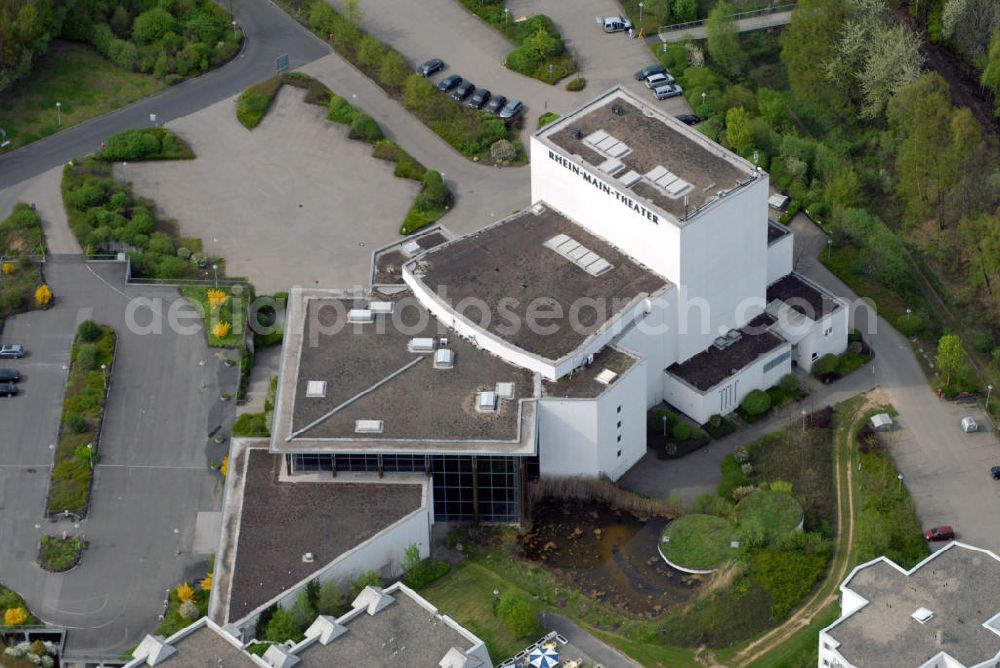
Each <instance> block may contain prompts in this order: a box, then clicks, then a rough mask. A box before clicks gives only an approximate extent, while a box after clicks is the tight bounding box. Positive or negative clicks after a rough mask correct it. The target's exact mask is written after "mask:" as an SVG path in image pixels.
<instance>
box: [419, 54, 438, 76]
mask: <svg viewBox="0 0 1000 668" xmlns="http://www.w3.org/2000/svg"><path fill="white" fill-rule="evenodd" d="M443 69H444V61H443V60H441V59H440V58H431V59H430V60H428V61H427V62H426V63H424V64H423V65H421V66H420V67H418V68H417V74H419V75H420V76H422V77H429V76H431V75H432V74H434V73H436V72H440V71H441V70H443Z"/></svg>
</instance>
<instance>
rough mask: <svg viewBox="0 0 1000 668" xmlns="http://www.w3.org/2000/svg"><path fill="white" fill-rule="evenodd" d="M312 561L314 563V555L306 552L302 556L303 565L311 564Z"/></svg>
mask: <svg viewBox="0 0 1000 668" xmlns="http://www.w3.org/2000/svg"><path fill="white" fill-rule="evenodd" d="M314 561H316V555H315V554H313V553H312V552H306V553H305V554H303V555H302V563H303V564H311V563H313V562H314Z"/></svg>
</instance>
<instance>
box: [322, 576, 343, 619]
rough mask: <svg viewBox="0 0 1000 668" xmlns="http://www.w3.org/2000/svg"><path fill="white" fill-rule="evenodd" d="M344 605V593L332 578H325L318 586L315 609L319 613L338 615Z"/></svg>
mask: <svg viewBox="0 0 1000 668" xmlns="http://www.w3.org/2000/svg"><path fill="white" fill-rule="evenodd" d="M343 606H344V593H343V592H342V591H340V587H338V586H337V583H336V582H334V581H333V580H327V581H326V582H324V583H323V584H322V585H320V588H319V596H318V597H317V599H316V611H317V612H318V613H319V614H321V615H333V616H339V615H340V612H341V609H342V608H343Z"/></svg>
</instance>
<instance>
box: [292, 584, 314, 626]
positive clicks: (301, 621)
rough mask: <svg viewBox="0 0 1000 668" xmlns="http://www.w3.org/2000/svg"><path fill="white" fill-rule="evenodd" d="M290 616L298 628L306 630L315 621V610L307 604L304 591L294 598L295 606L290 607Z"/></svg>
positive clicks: (306, 596) (310, 604)
mask: <svg viewBox="0 0 1000 668" xmlns="http://www.w3.org/2000/svg"><path fill="white" fill-rule="evenodd" d="M292 615H293V616H294V617H295V622H296V624H298V626H299V628H306V627H307V626H309V625H310V624H312V621H313V620H314V619H316V609H315V608H314V607H313V605H312V603H310V602H309V594H308V593H307V592H306V590H304V589H303V590H302V591H300V592H299V595H298V596H296V597H295V605H294V606H292Z"/></svg>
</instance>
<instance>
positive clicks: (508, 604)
mask: <svg viewBox="0 0 1000 668" xmlns="http://www.w3.org/2000/svg"><path fill="white" fill-rule="evenodd" d="M496 615H497V617H499V618H500V620H501V621H502V622H503V623H504V624H506V625H507V628H509V629H510V632H511V633H513V634H514V635H515V636H517V637H518V638H524V639H527V638H535V637H537V636H540V635H542V628H541V625H540V624H539V622H538V609H537V608H536V607H535V605H534V604H533V603H532V602H531V600H530V599H528V598H527V597H526V596H524V595H523V594H520V593H518V592H517V591H515V590H513V589H508V590H506V591H505V592H503V593H502V594H501V595H500V599H499V600H498V601H497V604H496Z"/></svg>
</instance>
